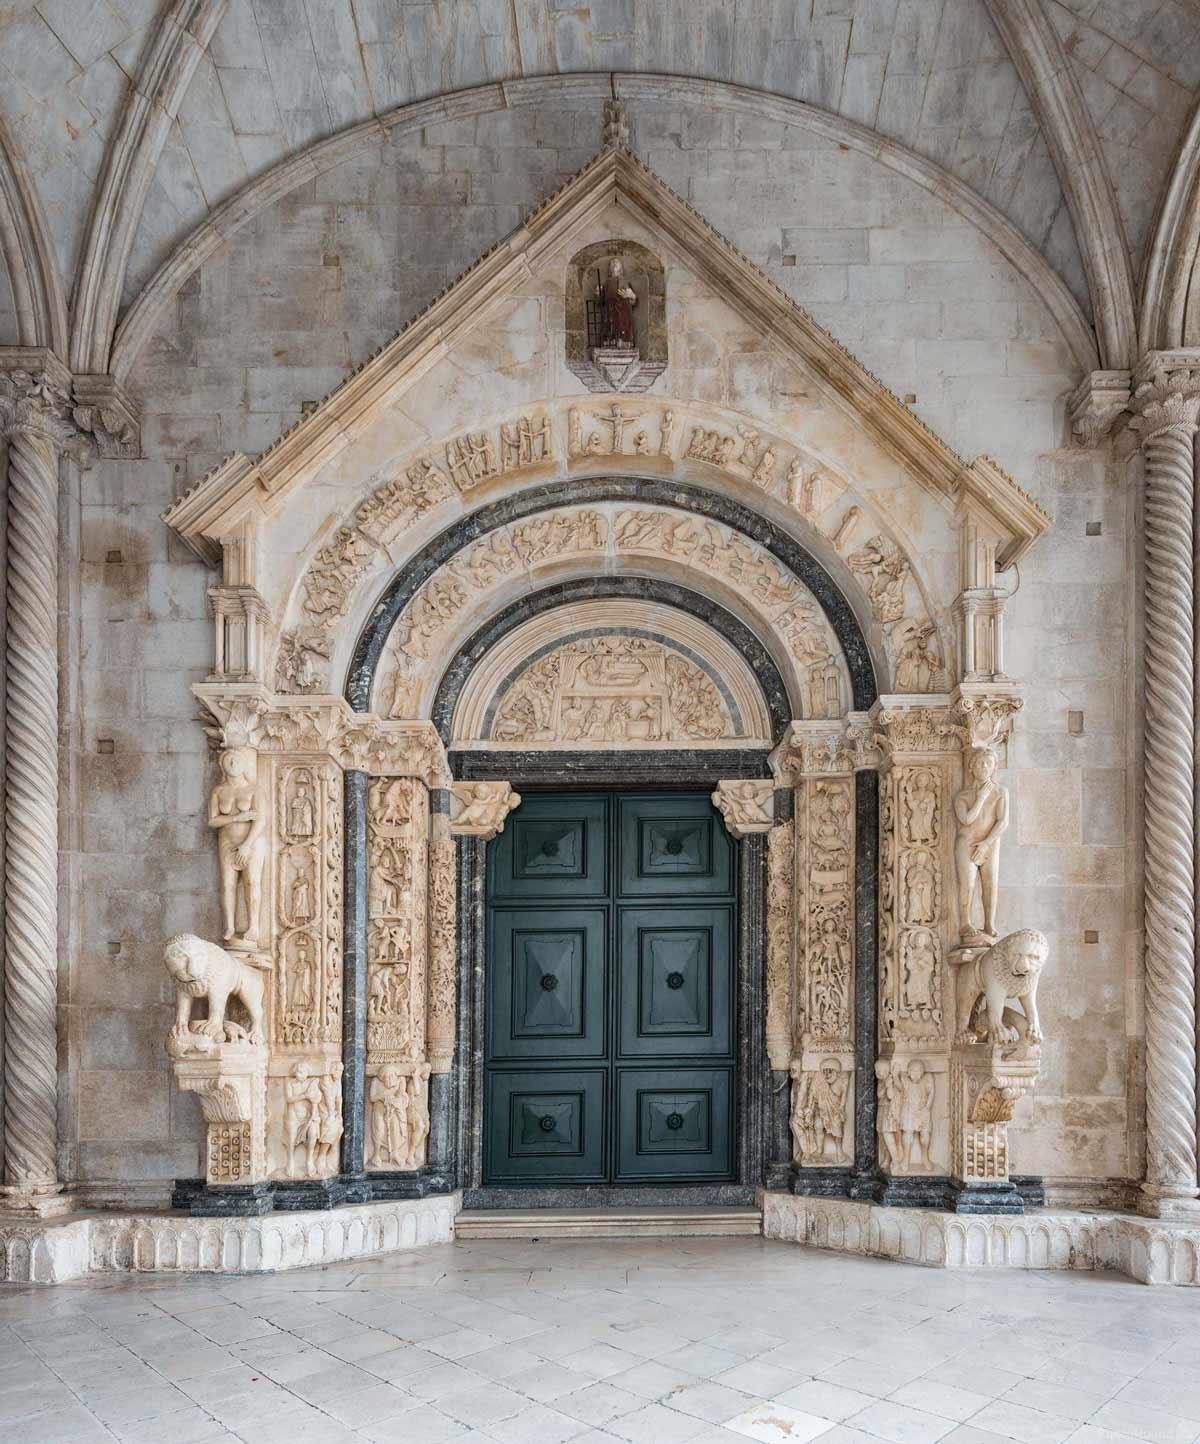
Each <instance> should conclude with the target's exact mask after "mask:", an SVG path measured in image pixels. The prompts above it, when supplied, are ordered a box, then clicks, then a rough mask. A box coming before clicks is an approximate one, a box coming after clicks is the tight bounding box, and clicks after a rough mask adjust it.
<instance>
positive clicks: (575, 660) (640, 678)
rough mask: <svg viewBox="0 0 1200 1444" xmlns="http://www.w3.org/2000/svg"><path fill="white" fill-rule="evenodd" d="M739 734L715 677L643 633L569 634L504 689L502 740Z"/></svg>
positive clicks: (499, 718)
mask: <svg viewBox="0 0 1200 1444" xmlns="http://www.w3.org/2000/svg"><path fill="white" fill-rule="evenodd" d="M739 735H741V732H740V729H739V728H738V725H737V722H736V721H735V719H734V718H733V716H732V715H731V713H730V709H729V706H728V705H727V703H726V701H725V699H724V698H723V697H722V695H721V692H720V690H719V689H718V688H717V686H716V685H715V683H714V682H713V680H712V678H711V677H710V676H709V675H708V674H707V673H706V672H705V671H704V670H703V669H702V668H700V667H699V666H697V665H696V664H695V663H694V662H692V661H691V660H690V659H688V658H686V657H684V656H682V655H681V654H680V653H678V652H676V651H674V650H672V649H670V648H669V647H667V646H666V645H664V644H663V643H661V642H657V641H653V640H651V639H649V638H644V637H632V636H621V635H612V636H598V637H587V638H583V639H580V640H577V641H569V642H566V643H564V644H563V645H561V646H559V647H557V648H556V649H555V650H554V651H552V652H549V653H547V654H546V655H545V656H542V657H539V658H537V659H536V660H535V661H534V662H533V663H532V664H531V665H530V666H529V667H528V668H527V669H526V670H525V671H524V672H523V673H521V674H520V676H519V677H517V679H516V680H515V681H514V682H513V683H512V684H511V685H510V686H509V688H508V690H507V691H506V692H504V693H503V694H502V697H501V699H500V702H499V705H498V706H497V708H496V711H495V714H494V717H493V720H492V724H491V731H490V736H491V737H492V738H493V739H494V740H496V741H498V742H520V743H531V742H548V741H561V742H571V743H574V744H575V745H576V746H582V747H590V746H594V745H595V744H596V743H620V742H626V743H655V742H675V743H678V742H695V741H714V740H716V739H718V738H729V737H737V736H739Z"/></svg>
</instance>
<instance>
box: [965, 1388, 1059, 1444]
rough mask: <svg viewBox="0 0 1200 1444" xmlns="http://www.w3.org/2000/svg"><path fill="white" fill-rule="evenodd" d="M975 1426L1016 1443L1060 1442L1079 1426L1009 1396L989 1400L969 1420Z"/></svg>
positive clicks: (1047, 1443) (1056, 1443)
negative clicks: (1019, 1402)
mask: <svg viewBox="0 0 1200 1444" xmlns="http://www.w3.org/2000/svg"><path fill="white" fill-rule="evenodd" d="M971 1423H972V1424H974V1425H975V1426H976V1427H977V1428H979V1429H990V1430H991V1431H992V1433H994V1434H1000V1435H1001V1436H1003V1437H1006V1438H1009V1439H1016V1440H1018V1441H1019V1444H1063V1440H1064V1439H1066V1438H1068V1437H1069V1436H1070V1435H1071V1434H1073V1433H1074V1432H1075V1430H1076V1429H1077V1428H1078V1427H1079V1424H1078V1420H1075V1419H1064V1418H1063V1417H1062V1416H1061V1415H1059V1414H1046V1413H1043V1411H1042V1410H1041V1409H1030V1408H1027V1407H1026V1406H1025V1405H1024V1404H1017V1403H1014V1402H1013V1400H1011V1399H993V1400H992V1402H991V1403H990V1404H985V1405H984V1407H983V1408H982V1409H980V1411H979V1413H978V1414H976V1415H975V1417H974V1418H973V1419H972V1420H971Z"/></svg>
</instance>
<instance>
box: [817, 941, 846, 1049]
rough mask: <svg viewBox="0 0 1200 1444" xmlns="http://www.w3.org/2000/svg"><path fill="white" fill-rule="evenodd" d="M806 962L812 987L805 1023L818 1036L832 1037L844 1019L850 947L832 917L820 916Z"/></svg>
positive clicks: (842, 1027)
mask: <svg viewBox="0 0 1200 1444" xmlns="http://www.w3.org/2000/svg"><path fill="white" fill-rule="evenodd" d="M808 965H809V970H810V972H809V976H810V978H811V984H810V987H811V989H812V1016H811V1018H810V1019H809V1027H810V1029H811V1031H812V1032H813V1033H814V1034H815V1035H816V1036H817V1037H818V1038H836V1037H838V1036H839V1034H840V1033H841V1032H842V1031H843V1029H844V1027H845V1023H846V1006H845V1001H846V984H847V982H848V980H849V977H850V949H849V948H848V947H847V945H846V942H845V940H844V938H843V937H842V927H841V923H840V922H839V920H838V919H837V918H836V917H833V916H832V915H830V916H826V917H824V918H822V919H821V927H820V931H819V933H818V935H817V941H816V945H815V947H814V948H813V951H812V952H811V953H810V954H809V959H808Z"/></svg>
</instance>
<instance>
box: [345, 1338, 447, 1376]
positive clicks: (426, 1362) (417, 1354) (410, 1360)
mask: <svg viewBox="0 0 1200 1444" xmlns="http://www.w3.org/2000/svg"><path fill="white" fill-rule="evenodd" d="M443 1362H444V1360H441V1359H439V1358H438V1356H437V1355H436V1354H431V1353H430V1352H429V1351H428V1349H422V1348H418V1347H417V1345H416V1344H401V1345H399V1346H398V1347H397V1348H395V1349H389V1350H388V1351H387V1352H386V1353H384V1354H372V1355H371V1356H370V1357H369V1358H366V1359H363V1361H362V1363H361V1364H360V1366H359V1367H360V1368H361V1369H363V1370H364V1371H365V1372H366V1373H368V1374H374V1375H375V1377H376V1378H379V1379H384V1380H387V1381H388V1382H398V1383H403V1381H404V1380H405V1379H411V1378H413V1377H414V1376H415V1375H416V1374H424V1373H427V1372H428V1371H429V1370H430V1369H435V1368H437V1366H438V1364H439V1363H443Z"/></svg>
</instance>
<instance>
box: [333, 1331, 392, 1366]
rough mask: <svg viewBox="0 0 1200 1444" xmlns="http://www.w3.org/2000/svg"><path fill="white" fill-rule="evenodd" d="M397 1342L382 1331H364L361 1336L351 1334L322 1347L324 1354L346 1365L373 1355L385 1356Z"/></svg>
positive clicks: (390, 1335)
mask: <svg viewBox="0 0 1200 1444" xmlns="http://www.w3.org/2000/svg"><path fill="white" fill-rule="evenodd" d="M398 1342H399V1340H398V1339H397V1338H396V1336H395V1334H389V1333H388V1332H387V1331H386V1330H384V1329H366V1330H364V1331H363V1332H362V1333H361V1334H351V1335H350V1336H349V1337H348V1338H345V1339H334V1340H332V1341H331V1342H330V1343H328V1344H326V1345H324V1349H325V1352H326V1353H327V1354H332V1355H333V1357H334V1358H335V1359H341V1360H342V1361H343V1362H344V1363H347V1364H357V1363H359V1362H360V1361H361V1360H363V1359H369V1358H371V1357H373V1356H374V1355H375V1354H386V1353H387V1352H388V1350H389V1349H394V1348H395V1347H396V1345H397V1343H398Z"/></svg>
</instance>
